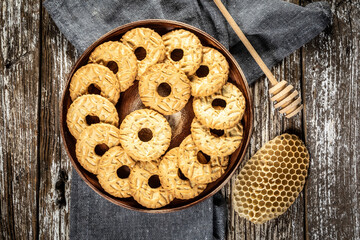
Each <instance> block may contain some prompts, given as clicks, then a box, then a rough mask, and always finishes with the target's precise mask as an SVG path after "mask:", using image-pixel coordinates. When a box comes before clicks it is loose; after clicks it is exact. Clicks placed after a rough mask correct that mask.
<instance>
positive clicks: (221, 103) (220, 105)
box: [211, 98, 226, 110]
mask: <svg viewBox="0 0 360 240" xmlns="http://www.w3.org/2000/svg"><path fill="white" fill-rule="evenodd" d="M211 106H212V107H213V108H214V109H216V110H223V109H224V108H225V107H226V101H225V100H223V99H220V98H215V99H214V100H213V101H212V103H211Z"/></svg>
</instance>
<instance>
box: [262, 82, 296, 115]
mask: <svg viewBox="0 0 360 240" xmlns="http://www.w3.org/2000/svg"><path fill="white" fill-rule="evenodd" d="M269 93H270V95H272V97H271V98H270V99H271V101H273V102H275V101H276V104H275V108H279V107H281V109H280V113H285V116H286V117H287V118H291V117H293V116H295V115H296V114H297V113H299V112H300V111H301V110H302V109H303V105H302V104H301V97H300V96H299V93H298V91H296V90H294V87H293V86H292V85H288V83H287V82H286V81H281V82H279V83H277V84H276V85H274V86H273V87H272V88H270V89H269Z"/></svg>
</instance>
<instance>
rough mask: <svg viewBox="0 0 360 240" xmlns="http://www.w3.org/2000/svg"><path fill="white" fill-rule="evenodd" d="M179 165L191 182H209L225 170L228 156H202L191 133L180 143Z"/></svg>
mask: <svg viewBox="0 0 360 240" xmlns="http://www.w3.org/2000/svg"><path fill="white" fill-rule="evenodd" d="M179 156H180V157H179V167H180V169H181V171H182V172H183V174H184V175H185V177H187V178H188V179H189V180H190V181H191V183H192V184H204V183H210V182H213V181H215V180H217V179H218V178H220V177H221V175H222V174H223V173H224V172H225V170H226V168H227V166H228V164H229V157H219V156H208V159H207V157H206V156H204V154H203V153H201V151H200V149H199V148H198V147H197V146H196V145H195V143H194V141H193V139H192V137H191V135H189V136H187V137H186V138H185V139H184V140H183V141H182V143H181V144H180V155H179Z"/></svg>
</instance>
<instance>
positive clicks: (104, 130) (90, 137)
mask: <svg viewBox="0 0 360 240" xmlns="http://www.w3.org/2000/svg"><path fill="white" fill-rule="evenodd" d="M119 139H120V130H119V129H118V128H117V127H114V126H113V125H110V124H106V123H97V124H93V125H91V126H89V127H87V128H86V129H85V130H84V131H83V132H82V133H81V134H80V137H79V139H78V140H77V142H76V158H77V160H78V161H79V163H80V164H81V166H83V167H84V168H85V169H86V170H88V171H89V172H91V173H94V174H97V170H98V164H99V161H100V159H101V156H100V155H98V153H97V148H98V147H99V148H100V149H101V146H103V145H106V147H107V148H112V147H114V146H117V145H119V144H120V141H119Z"/></svg>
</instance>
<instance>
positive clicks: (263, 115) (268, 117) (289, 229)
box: [225, 0, 305, 239]
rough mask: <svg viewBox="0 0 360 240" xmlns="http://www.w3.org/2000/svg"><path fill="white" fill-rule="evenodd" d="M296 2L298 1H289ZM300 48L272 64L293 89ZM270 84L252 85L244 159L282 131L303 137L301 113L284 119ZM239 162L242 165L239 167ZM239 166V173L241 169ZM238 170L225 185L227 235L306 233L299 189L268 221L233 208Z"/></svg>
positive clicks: (275, 236) (297, 85)
mask: <svg viewBox="0 0 360 240" xmlns="http://www.w3.org/2000/svg"><path fill="white" fill-rule="evenodd" d="M289 2H292V3H294V4H299V1H297V0H292V1H289ZM301 64H302V62H301V50H297V51H296V52H295V53H293V54H291V55H290V56H289V57H287V58H285V59H284V60H283V61H282V62H281V63H280V64H278V65H277V66H276V67H274V68H273V70H272V72H273V74H274V76H275V78H276V79H277V80H278V81H279V82H280V81H282V80H285V81H287V82H288V83H289V84H290V85H293V86H294V88H295V89H297V90H298V91H299V92H301V89H302V86H301V79H302V65H301ZM270 87H271V86H270V85H269V83H268V81H267V79H265V78H264V77H263V78H261V79H260V80H259V81H257V82H256V83H255V84H254V85H253V86H252V90H253V99H254V132H253V135H252V139H251V141H250V147H249V148H248V154H247V157H246V158H245V160H244V162H243V163H242V166H244V165H245V163H246V161H247V160H248V159H249V158H251V156H252V155H254V154H255V153H256V151H257V150H259V149H260V148H261V146H263V145H264V144H265V143H266V142H267V141H269V140H271V139H273V138H274V137H276V136H278V135H280V134H282V133H284V132H288V133H294V134H297V135H298V136H299V137H300V138H302V137H303V135H304V133H303V128H302V126H303V120H302V119H303V117H302V113H300V114H298V115H296V116H294V117H293V118H291V119H287V118H286V117H285V116H283V115H281V114H279V112H278V110H275V109H274V104H273V102H272V101H271V100H270V97H269V88H270ZM242 166H241V167H242ZM241 167H240V168H239V169H238V173H239V171H240V169H241ZM236 176H237V174H235V175H234V176H233V178H232V180H231V182H230V183H229V184H228V186H227V188H226V191H225V192H226V196H227V199H228V203H229V213H228V234H227V239H303V238H304V236H305V232H304V231H305V221H304V219H305V212H304V207H305V199H304V193H303V192H302V193H301V194H300V195H299V197H298V198H297V200H296V201H295V203H294V204H293V205H292V206H291V207H290V208H289V210H288V211H286V212H285V213H284V214H283V215H281V216H280V217H279V218H277V219H274V220H271V221H269V222H267V223H264V224H261V225H256V224H252V223H251V222H249V221H247V220H246V219H243V218H240V217H239V216H238V214H237V213H236V212H235V211H234V210H233V203H232V201H231V198H230V193H231V192H232V189H233V188H234V185H235V180H236Z"/></svg>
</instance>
